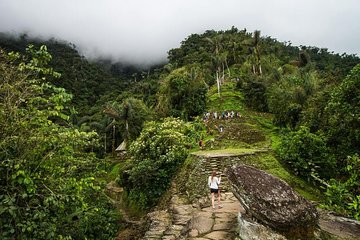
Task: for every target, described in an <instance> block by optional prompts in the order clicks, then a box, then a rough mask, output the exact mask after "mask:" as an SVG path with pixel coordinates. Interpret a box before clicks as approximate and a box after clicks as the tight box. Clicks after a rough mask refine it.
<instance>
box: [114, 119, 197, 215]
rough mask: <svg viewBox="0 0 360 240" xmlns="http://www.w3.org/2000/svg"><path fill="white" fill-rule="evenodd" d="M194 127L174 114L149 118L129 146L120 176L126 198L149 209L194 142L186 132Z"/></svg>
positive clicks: (190, 131) (188, 132)
mask: <svg viewBox="0 0 360 240" xmlns="http://www.w3.org/2000/svg"><path fill="white" fill-rule="evenodd" d="M193 134H194V130H193V129H192V127H191V126H190V125H188V124H185V123H184V122H183V121H181V120H178V119H175V118H167V119H165V120H164V121H163V122H160V123H159V122H154V121H152V122H148V123H146V124H145V126H144V129H143V131H142V132H141V134H140V136H139V137H138V138H137V140H136V141H134V142H133V143H132V144H131V146H130V155H131V160H130V162H129V164H128V166H127V170H123V171H125V172H123V173H122V174H121V176H120V184H121V185H123V186H124V187H125V189H126V190H127V191H128V193H129V195H128V196H129V199H130V200H131V201H133V202H134V203H136V204H137V205H138V206H139V207H140V209H148V208H150V207H152V206H154V205H155V204H156V203H157V200H158V199H159V198H160V196H161V195H162V194H163V193H164V191H165V190H166V189H167V188H168V186H169V184H170V181H171V178H172V176H173V174H174V173H175V172H176V170H177V168H178V166H179V165H180V164H181V163H182V162H183V161H184V160H185V159H186V157H187V154H188V147H189V146H191V145H193V144H195V142H194V140H193V139H192V138H190V137H188V136H193Z"/></svg>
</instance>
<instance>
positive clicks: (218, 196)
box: [218, 189, 221, 208]
mask: <svg viewBox="0 0 360 240" xmlns="http://www.w3.org/2000/svg"><path fill="white" fill-rule="evenodd" d="M220 198H221V196H220V189H219V191H218V207H219V208H220V207H221V206H220Z"/></svg>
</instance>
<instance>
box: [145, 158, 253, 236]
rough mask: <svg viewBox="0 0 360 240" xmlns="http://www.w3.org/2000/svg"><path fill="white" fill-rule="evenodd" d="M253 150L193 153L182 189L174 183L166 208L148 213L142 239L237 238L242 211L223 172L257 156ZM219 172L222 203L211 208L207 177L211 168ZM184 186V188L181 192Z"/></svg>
mask: <svg viewBox="0 0 360 240" xmlns="http://www.w3.org/2000/svg"><path fill="white" fill-rule="evenodd" d="M255 155H256V154H255V153H247V154H239V155H236V156H228V155H226V154H225V155H214V156H201V155H200V156H193V157H195V158H196V159H197V161H195V162H196V164H195V166H191V171H190V172H189V173H188V178H187V181H186V183H185V184H186V186H185V188H181V187H179V185H183V184H184V183H183V182H182V183H180V184H179V183H177V182H176V181H175V182H173V184H172V187H171V189H170V190H169V191H170V192H171V198H170V201H169V203H168V206H167V208H165V209H162V210H158V211H154V212H151V213H149V214H148V216H147V217H148V224H149V229H148V231H147V232H146V233H145V235H144V236H143V237H142V238H141V239H145V240H154V239H161V240H170V239H171V240H196V239H202V240H207V239H208V240H210V239H224V240H232V239H236V236H237V234H236V228H237V217H238V213H239V212H243V211H244V209H243V208H242V207H241V205H240V203H239V201H238V200H237V199H236V198H235V196H234V195H233V194H232V192H231V191H230V184H229V182H228V179H227V177H226V176H225V175H224V174H223V173H224V171H225V169H226V168H227V167H229V166H232V165H234V164H238V163H241V162H244V161H245V162H246V161H249V160H251V158H253V157H256V156H255ZM213 169H215V170H216V171H217V172H218V173H220V174H221V180H222V183H221V185H220V186H221V206H222V208H216V209H212V207H211V203H210V194H209V189H208V186H207V179H208V176H210V174H211V172H212V170H213ZM184 189H186V191H184Z"/></svg>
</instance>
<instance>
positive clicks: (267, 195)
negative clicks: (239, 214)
mask: <svg viewBox="0 0 360 240" xmlns="http://www.w3.org/2000/svg"><path fill="white" fill-rule="evenodd" d="M226 175H227V177H228V179H229V182H230V184H231V187H232V189H233V192H234V195H235V196H236V197H237V198H238V199H239V201H240V202H241V204H242V205H243V207H244V208H245V210H246V212H247V214H248V215H249V216H251V218H255V219H256V220H258V221H259V222H260V223H262V224H264V225H266V226H269V227H271V228H273V229H274V230H276V231H278V232H281V233H282V234H284V235H285V236H287V237H288V238H290V239H310V238H312V237H313V234H314V230H315V229H316V227H317V224H318V218H319V216H318V213H317V211H316V208H315V207H314V206H313V205H312V204H311V203H310V202H309V201H307V200H306V199H304V198H303V197H301V196H300V195H298V194H297V193H296V192H295V191H294V190H293V189H292V188H291V187H290V186H289V185H288V184H287V183H286V182H284V181H282V180H280V179H279V178H276V177H274V176H272V175H270V174H268V173H266V172H264V171H261V170H258V169H256V168H253V167H250V166H246V165H238V166H233V167H231V168H228V169H227V170H226Z"/></svg>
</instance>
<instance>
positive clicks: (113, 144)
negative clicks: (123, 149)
mask: <svg viewBox="0 0 360 240" xmlns="http://www.w3.org/2000/svg"><path fill="white" fill-rule="evenodd" d="M112 155H113V157H115V125H114V126H113V139H112Z"/></svg>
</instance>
